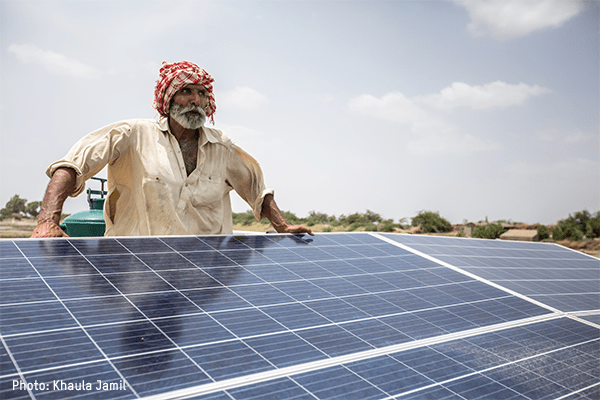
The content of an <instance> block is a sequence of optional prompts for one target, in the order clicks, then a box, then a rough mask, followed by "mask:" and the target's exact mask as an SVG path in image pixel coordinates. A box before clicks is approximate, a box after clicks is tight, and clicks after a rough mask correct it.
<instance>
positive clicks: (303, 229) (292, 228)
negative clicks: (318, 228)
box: [275, 225, 315, 236]
mask: <svg viewBox="0 0 600 400" xmlns="http://www.w3.org/2000/svg"><path fill="white" fill-rule="evenodd" d="M275 230H276V231H277V233H308V234H309V235H310V236H315V234H314V233H313V231H312V230H311V229H310V228H309V227H307V226H304V225H287V226H285V227H283V228H280V229H277V228H275Z"/></svg>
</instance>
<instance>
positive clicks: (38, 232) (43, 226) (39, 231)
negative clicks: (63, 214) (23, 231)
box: [31, 221, 69, 238]
mask: <svg viewBox="0 0 600 400" xmlns="http://www.w3.org/2000/svg"><path fill="white" fill-rule="evenodd" d="M31 237H32V238H52V237H69V235H67V234H66V233H65V231H63V230H62V229H61V227H60V226H58V225H57V224H56V223H55V222H54V221H45V222H40V223H38V225H37V226H36V227H35V229H34V230H33V233H32V234H31Z"/></svg>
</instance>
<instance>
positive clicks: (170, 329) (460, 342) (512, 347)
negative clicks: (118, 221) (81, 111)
mask: <svg viewBox="0 0 600 400" xmlns="http://www.w3.org/2000/svg"><path fill="white" fill-rule="evenodd" d="M415 238H417V237H416V236H415V237H412V236H406V235H380V234H370V233H349V234H337V233H330V234H318V235H317V236H315V237H307V236H304V237H298V236H293V235H257V236H254V235H252V236H214V237H210V236H197V237H191V236H186V237H147V238H77V239H76V238H69V239H45V240H32V239H29V240H2V241H0V293H1V296H0V333H1V341H2V349H1V357H0V397H1V398H3V399H4V398H7V399H9V398H10V399H12V398H15V399H19V398H24V399H30V398H31V399H46V398H60V399H64V398H74V397H76V398H84V399H88V398H101V399H106V398H111V399H112V398H115V399H117V398H119V399H121V398H122V399H133V398H155V399H171V398H193V399H264V398H281V399H304V398H306V399H315V398H318V399H334V398H337V399H392V398H399V399H408V398H419V399H421V398H435V399H441V398H467V399H468V398H473V399H479V398H485V397H486V396H487V398H502V399H509V398H521V399H523V398H525V399H527V398H529V399H535V398H573V399H574V398H578V399H579V398H581V399H586V398H589V399H593V398H599V397H600V384H599V383H598V382H599V381H600V370H599V369H600V368H599V365H598V362H597V360H598V359H599V358H600V338H599V336H600V335H599V332H600V331H599V326H598V325H597V318H596V316H597V314H599V313H597V312H596V311H597V310H598V308H600V307H597V301H598V299H599V297H598V293H597V292H598V286H596V291H595V292H594V291H592V292H591V293H589V292H587V291H586V292H584V293H581V291H580V292H577V293H574V289H572V288H571V287H570V286H569V289H568V290H567V289H563V290H562V291H560V290H559V287H558V288H557V287H555V286H549V287H552V288H553V289H552V291H551V292H548V293H546V292H540V291H538V292H534V293H529V294H528V293H524V292H519V290H520V289H519V290H517V289H518V288H519V287H526V288H528V289H530V290H531V288H533V287H535V288H539V287H540V286H533V285H531V284H530V282H531V281H539V280H538V279H535V277H532V276H526V277H525V278H523V277H522V276H520V275H515V273H518V270H519V269H524V268H525V267H522V268H519V267H514V265H515V263H516V265H519V263H520V262H521V261H522V260H527V264H523V265H524V266H525V265H526V266H527V268H530V269H531V270H532V271H535V270H537V269H538V266H539V265H540V264H539V260H545V261H546V262H549V263H550V264H548V265H554V266H555V267H553V268H554V269H555V270H556V271H554V272H558V271H560V270H565V271H567V272H565V273H568V274H571V273H574V274H575V275H569V276H570V277H571V278H569V279H578V280H581V281H584V280H586V279H584V275H580V273H582V271H584V272H586V273H589V274H591V275H585V276H586V277H588V278H589V276H592V277H594V276H595V277H597V276H598V271H600V268H599V266H598V264H597V263H596V261H595V259H591V258H589V257H585V256H583V257H581V256H580V255H579V254H578V253H574V252H571V251H569V250H566V249H562V248H559V247H554V246H553V247H548V246H547V245H541V244H537V246H533V247H532V246H531V244H527V245H525V244H522V243H518V244H516V245H515V246H516V247H503V246H504V245H496V244H495V243H496V242H493V241H492V242H491V243H493V245H492V244H483V242H480V241H476V240H466V241H465V242H457V243H460V244H459V245H456V244H450V243H449V242H447V240H448V239H446V238H440V239H441V241H436V239H433V240H432V238H427V237H425V239H423V241H422V242H419V240H421V239H415ZM411 240H412V241H413V242H412V243H411V242H410V241H411ZM486 243H487V242H486ZM540 246H544V247H540ZM442 248H444V249H442ZM431 249H433V250H434V251H433V252H432V251H431ZM465 249H466V250H465ZM425 250H427V251H425ZM442 250H443V251H442ZM517 253H518V256H515V254H517ZM567 253H568V254H567ZM474 259H476V260H474ZM590 259H591V261H592V262H590ZM466 260H471V261H472V262H471V263H470V264H467V262H466ZM485 260H493V261H489V262H488V263H486V261H485ZM557 260H560V263H562V265H564V267H563V268H562V269H561V268H560V267H558V265H557ZM504 261H506V263H507V264H506V265H511V266H513V267H511V268H509V267H506V266H505V264H503V262H504ZM509 262H510V263H509ZM491 263H496V264H493V265H492V264H491ZM509 269H510V270H511V271H512V272H511V271H508V270H509ZM494 270H497V271H499V272H495V273H497V274H500V275H499V276H498V277H495V276H491V275H489V273H493V271H494ZM482 271H483V272H482ZM508 272H510V275H509V274H508ZM485 273H488V275H485ZM594 274H595V275H594ZM557 276H559V275H557ZM490 278H493V279H490ZM545 278H548V277H547V276H546V277H545ZM558 279H560V278H559V277H554V276H553V278H552V279H551V280H552V281H553V282H556V281H557V280H558ZM524 280H525V281H526V282H527V284H524V283H523V281H524ZM546 280H549V279H546ZM515 281H516V282H518V283H519V285H520V286H515V285H512V286H511V284H513V283H514V282H515ZM587 281H589V279H587ZM507 286H510V287H508V288H506V287H507ZM586 290H588V289H587V288H586ZM560 296H563V297H562V298H564V299H566V298H567V297H565V296H569V299H568V300H560V301H555V300H552V299H554V298H555V297H560ZM571 298H573V299H571ZM576 300H577V301H576ZM590 305H591V307H590ZM594 305H596V307H595V308H594ZM569 396H571V397H569Z"/></svg>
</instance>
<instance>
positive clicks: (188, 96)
mask: <svg viewBox="0 0 600 400" xmlns="http://www.w3.org/2000/svg"><path fill="white" fill-rule="evenodd" d="M172 101H173V104H179V105H180V106H183V107H189V106H191V105H194V106H200V107H202V108H205V107H206V106H207V105H208V90H207V89H206V88H205V87H204V86H202V85H200V84H198V83H191V84H189V85H185V86H184V87H183V88H182V89H179V91H177V93H175V95H174V96H173V100H172Z"/></svg>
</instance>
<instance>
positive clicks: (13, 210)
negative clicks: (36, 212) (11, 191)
mask: <svg viewBox="0 0 600 400" xmlns="http://www.w3.org/2000/svg"><path fill="white" fill-rule="evenodd" d="M26 203H27V200H26V199H22V198H21V197H20V196H19V195H18V194H15V195H14V196H13V197H12V198H11V199H10V200H9V201H8V203H6V207H4V208H3V209H1V210H0V215H2V216H3V217H8V216H10V215H15V214H16V215H21V214H22V213H24V212H25V209H26V206H25V205H26Z"/></svg>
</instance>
